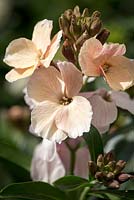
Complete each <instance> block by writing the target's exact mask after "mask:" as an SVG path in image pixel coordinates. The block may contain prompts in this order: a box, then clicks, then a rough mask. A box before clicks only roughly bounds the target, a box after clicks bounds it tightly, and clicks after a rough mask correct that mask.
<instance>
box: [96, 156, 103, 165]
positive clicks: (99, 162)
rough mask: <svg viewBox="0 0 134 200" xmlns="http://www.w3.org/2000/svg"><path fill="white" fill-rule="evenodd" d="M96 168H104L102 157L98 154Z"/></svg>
mask: <svg viewBox="0 0 134 200" xmlns="http://www.w3.org/2000/svg"><path fill="white" fill-rule="evenodd" d="M97 166H98V167H99V168H101V167H103V166H104V158H103V155H102V154H100V155H99V156H98V158H97Z"/></svg>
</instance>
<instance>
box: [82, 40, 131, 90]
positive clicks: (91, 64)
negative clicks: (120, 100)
mask: <svg viewBox="0 0 134 200" xmlns="http://www.w3.org/2000/svg"><path fill="white" fill-rule="evenodd" d="M125 52H126V48H125V45H124V44H117V43H115V44H112V43H110V44H104V45H102V44H101V42H100V41H99V40H97V39H95V38H90V39H88V40H86V41H85V43H84V44H83V46H82V47H81V50H80V54H79V63H80V66H81V68H82V71H83V73H84V74H85V75H87V76H101V75H102V76H104V77H105V79H106V81H107V83H108V84H109V86H110V87H111V88H112V89H114V90H125V89H127V88H129V87H131V86H132V85H133V84H134V62H132V61H131V60H130V59H128V58H126V57H125V56H123V55H124V54H125Z"/></svg>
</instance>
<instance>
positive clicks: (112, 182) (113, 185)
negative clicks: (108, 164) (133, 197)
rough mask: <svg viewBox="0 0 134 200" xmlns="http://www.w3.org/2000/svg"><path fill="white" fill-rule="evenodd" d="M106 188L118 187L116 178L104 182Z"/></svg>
mask: <svg viewBox="0 0 134 200" xmlns="http://www.w3.org/2000/svg"><path fill="white" fill-rule="evenodd" d="M105 185H106V186H107V187H108V188H111V189H118V188H119V187H120V184H119V182H118V181H116V180H113V181H110V182H108V183H106V184H105Z"/></svg>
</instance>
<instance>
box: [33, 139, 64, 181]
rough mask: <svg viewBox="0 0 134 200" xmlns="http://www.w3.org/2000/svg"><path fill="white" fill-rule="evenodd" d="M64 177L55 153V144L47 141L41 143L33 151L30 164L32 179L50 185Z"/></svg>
mask: <svg viewBox="0 0 134 200" xmlns="http://www.w3.org/2000/svg"><path fill="white" fill-rule="evenodd" d="M64 175H65V169H64V166H63V164H62V161H61V159H60V157H59V155H58V153H57V152H56V144H55V143H54V142H50V141H48V140H45V141H43V142H42V143H41V144H39V145H38V146H37V147H36V148H35V150H34V154H33V158H32V164H31V177H32V179H33V180H35V181H45V182H48V183H51V184H52V183H53V182H54V181H56V180H57V179H59V178H61V177H62V176H64Z"/></svg>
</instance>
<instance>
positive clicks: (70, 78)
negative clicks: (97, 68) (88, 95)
mask: <svg viewBox="0 0 134 200" xmlns="http://www.w3.org/2000/svg"><path fill="white" fill-rule="evenodd" d="M58 67H59V69H60V72H61V77H62V79H63V81H64V83H65V94H66V96H67V97H70V98H71V97H73V96H75V95H76V94H78V92H79V91H80V89H81V87H82V82H83V79H82V73H81V72H80V71H79V70H78V69H77V68H76V67H75V66H74V64H73V63H71V62H66V61H65V62H58Z"/></svg>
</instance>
